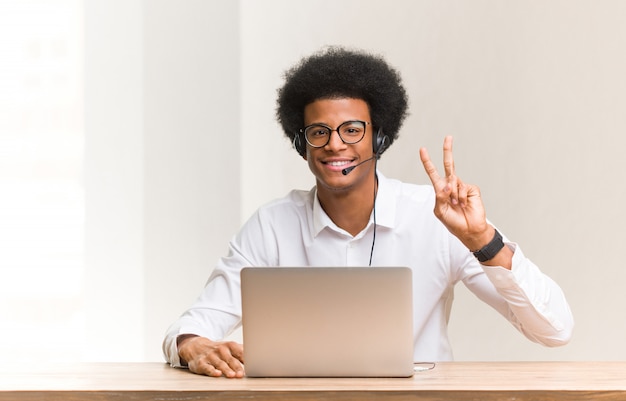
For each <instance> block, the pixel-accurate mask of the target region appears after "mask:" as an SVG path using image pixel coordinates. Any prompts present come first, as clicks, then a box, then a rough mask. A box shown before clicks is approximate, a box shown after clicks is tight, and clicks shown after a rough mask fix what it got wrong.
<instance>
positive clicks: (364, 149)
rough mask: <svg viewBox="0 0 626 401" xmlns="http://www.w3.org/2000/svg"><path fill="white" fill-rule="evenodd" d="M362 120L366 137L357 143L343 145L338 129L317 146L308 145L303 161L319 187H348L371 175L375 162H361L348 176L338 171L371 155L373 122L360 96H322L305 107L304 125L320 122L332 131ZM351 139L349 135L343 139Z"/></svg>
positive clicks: (361, 181) (344, 188)
mask: <svg viewBox="0 0 626 401" xmlns="http://www.w3.org/2000/svg"><path fill="white" fill-rule="evenodd" d="M352 120H359V121H364V122H366V123H367V124H366V125H365V136H364V137H363V139H362V140H361V141H359V142H357V143H353V144H346V143H344V142H343V141H342V139H341V138H340V137H339V135H338V133H337V131H332V132H331V133H330V140H329V142H328V143H327V144H326V145H325V146H323V147H320V148H314V147H312V146H310V145H308V144H307V146H306V148H307V151H306V160H307V161H308V163H309V169H310V170H311V172H312V173H313V175H315V178H316V179H317V184H318V190H320V189H322V188H320V186H321V187H323V188H327V189H331V190H347V189H349V188H352V187H354V186H355V185H358V184H359V183H363V182H365V180H366V179H367V177H369V176H372V177H373V175H374V166H375V163H374V161H372V162H371V163H369V162H368V163H364V164H362V165H361V166H359V167H357V168H355V169H354V170H353V171H352V172H350V173H349V174H348V175H344V174H343V173H342V172H341V171H342V170H343V169H345V168H346V167H348V166H353V165H356V164H358V163H360V162H362V161H364V160H367V159H369V158H371V157H372V156H373V151H372V132H373V131H372V125H371V121H370V112H369V107H368V105H367V103H366V102H365V101H363V100H361V99H347V98H342V99H321V100H316V101H314V102H313V103H310V104H309V105H307V106H306V107H305V108H304V125H305V126H309V125H311V124H323V125H326V126H328V127H331V129H333V130H335V129H336V128H337V127H339V126H340V125H341V124H343V123H344V122H346V121H352ZM344 139H346V140H348V141H350V139H349V138H344Z"/></svg>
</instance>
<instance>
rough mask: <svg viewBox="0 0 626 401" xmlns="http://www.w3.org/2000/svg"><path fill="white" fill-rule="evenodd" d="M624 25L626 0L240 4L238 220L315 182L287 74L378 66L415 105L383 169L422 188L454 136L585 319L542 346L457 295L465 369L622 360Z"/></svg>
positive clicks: (529, 249) (503, 222) (507, 219)
mask: <svg viewBox="0 0 626 401" xmlns="http://www.w3.org/2000/svg"><path fill="white" fill-rule="evenodd" d="M623 21H626V3H624V2H620V1H554V0H549V1H530V2H528V1H501V0H483V1H435V0H433V1H409V0H407V1H390V2H381V1H356V0H355V1H350V0H340V1H331V0H328V1H322V0H319V1H314V2H294V1H289V0H272V1H260V2H259V1H254V0H243V1H242V2H241V30H242V59H241V60H242V64H241V68H242V90H243V96H242V102H243V103H242V119H243V125H242V128H243V130H242V143H243V144H244V146H243V147H242V152H243V153H242V155H243V157H242V177H241V179H242V184H243V185H242V215H243V216H247V215H249V214H250V213H252V212H253V211H254V209H256V207H258V205H259V204H261V203H263V202H265V201H267V200H269V199H271V198H274V197H277V196H281V195H283V194H284V193H286V192H287V191H288V190H289V189H290V188H292V187H299V188H308V187H310V186H311V185H313V179H312V177H311V175H310V173H309V172H308V170H307V167H306V163H304V162H303V161H302V160H301V159H300V158H299V157H298V156H297V154H296V153H295V152H294V151H293V150H292V149H290V147H289V143H288V142H287V141H286V140H285V139H283V138H282V137H281V135H282V134H281V133H280V130H279V128H278V125H277V124H276V123H275V122H274V120H273V116H274V105H275V91H276V88H277V87H279V86H280V84H281V80H280V77H281V74H282V72H283V71H284V70H285V69H286V68H287V67H289V66H291V65H292V64H293V62H295V61H296V60H297V59H298V58H300V57H301V56H302V55H305V54H308V53H309V52H311V51H313V50H317V49H318V48H319V47H320V46H323V45H327V44H343V45H349V46H357V47H362V48H366V49H369V50H372V51H375V52H377V53H381V54H383V55H385V56H386V57H387V59H388V61H389V62H390V63H392V64H393V65H395V66H396V67H397V68H399V70H400V71H401V73H402V75H403V77H404V80H405V83H406V85H407V88H408V92H409V96H410V107H411V116H410V118H409V119H408V120H407V122H406V124H405V126H404V128H403V130H402V131H401V136H400V138H399V140H398V141H397V142H396V143H395V144H394V146H392V148H390V150H389V151H388V152H386V153H385V155H384V156H383V158H382V159H381V163H380V167H381V169H382V170H383V172H384V173H385V174H386V175H387V176H393V177H398V178H401V179H403V180H406V181H410V182H416V183H428V179H427V178H426V176H425V174H424V173H423V172H422V167H421V165H420V162H419V157H418V155H417V153H418V149H419V147H420V146H427V147H428V148H429V149H430V150H431V154H435V155H436V156H439V154H440V149H441V144H442V141H443V137H444V135H446V134H452V135H454V136H455V150H456V152H455V156H456V165H457V172H458V174H459V175H460V176H461V178H463V179H465V180H466V181H468V182H472V183H476V184H478V185H479V186H480V187H481V189H482V192H483V196H484V199H485V202H486V206H487V212H488V216H489V218H490V219H491V220H493V221H494V222H495V223H496V224H497V225H498V226H499V227H500V228H501V229H502V231H504V232H505V233H506V234H507V235H508V236H509V237H511V238H512V239H513V240H515V241H517V242H519V243H520V244H521V246H522V248H523V249H524V251H525V252H526V254H527V255H528V256H530V257H531V258H532V259H533V260H534V261H535V262H536V263H538V264H539V265H540V266H541V267H542V268H543V270H544V271H545V272H546V273H547V274H548V275H550V276H551V277H553V278H554V279H556V280H557V281H558V282H559V283H560V284H561V285H562V287H563V288H564V290H565V292H566V295H567V296H568V298H569V300H570V303H571V307H572V309H573V312H574V315H575V318H576V321H577V326H576V330H575V334H574V339H573V341H572V342H571V344H570V345H568V346H567V347H563V348H559V349H546V348H543V347H540V346H537V345H534V344H532V343H529V342H528V341H527V340H526V339H525V338H523V337H522V336H521V335H519V334H518V333H517V332H516V331H515V330H513V329H512V328H511V327H510V325H509V324H508V323H507V322H506V321H504V319H502V318H501V317H500V316H498V315H496V314H495V313H494V312H493V311H492V310H490V309H489V308H488V307H486V306H484V305H483V304H481V303H480V302H478V301H477V300H475V298H474V297H473V296H472V295H470V294H468V293H467V291H466V290H465V289H464V288H463V287H462V286H460V287H459V289H458V290H457V300H456V302H455V306H454V308H453V312H452V320H451V337H452V341H453V346H454V348H455V355H456V358H457V359H462V360H463V359H464V360H483V359H494V360H498V359H505V360H506V359H520V360H523V359H539V360H544V359H592V360H593V359H596V360H602V359H624V358H626V347H625V346H624V345H623V341H622V339H623V338H626V323H624V321H623V319H621V318H619V317H618V318H616V317H617V316H621V315H622V312H621V309H622V308H621V307H622V306H623V305H624V304H626V295H625V293H624V292H623V291H622V283H623V281H624V279H626V264H625V263H624V261H623V258H622V257H621V255H620V252H619V249H621V247H622V246H623V244H624V243H625V242H626V241H625V240H626V235H625V234H624V230H623V227H624V226H625V224H626V213H625V212H624V210H623V207H622V205H623V204H626V199H625V198H626V189H625V188H624V185H623V183H624V171H626V168H625V167H626V159H625V158H624V157H623V149H624V148H625V146H626V138H625V135H624V133H625V132H626V74H624V71H626V52H624V49H626V25H625V24H624V23H623ZM259 125H262V126H266V127H267V129H266V130H265V131H264V130H262V129H258V128H256V129H254V130H253V129H252V127H253V126H254V127H259ZM270 155H271V157H268V156H270ZM270 177H271V179H268V178H270Z"/></svg>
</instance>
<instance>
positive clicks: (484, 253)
mask: <svg viewBox="0 0 626 401" xmlns="http://www.w3.org/2000/svg"><path fill="white" fill-rule="evenodd" d="M495 231H496V233H495V234H494V236H493V239H492V240H491V241H490V242H489V243H488V244H487V245H485V246H483V247H482V248H480V249H479V250H477V251H473V252H472V253H473V254H474V256H475V257H476V259H478V261H479V262H480V263H483V262H486V261H488V260H491V259H493V258H494V257H495V256H496V255H497V254H498V252H500V249H502V248H503V247H504V242H502V235H501V234H500V233H499V232H498V230H495Z"/></svg>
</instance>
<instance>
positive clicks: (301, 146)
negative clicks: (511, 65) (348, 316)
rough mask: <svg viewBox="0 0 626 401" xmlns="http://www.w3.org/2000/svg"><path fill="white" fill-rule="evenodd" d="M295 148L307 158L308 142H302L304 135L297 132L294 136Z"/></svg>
mask: <svg viewBox="0 0 626 401" xmlns="http://www.w3.org/2000/svg"><path fill="white" fill-rule="evenodd" d="M293 147H294V149H296V151H297V152H298V154H299V155H300V156H302V157H305V156H306V142H305V141H303V140H302V133H301V132H296V134H295V135H294V136H293Z"/></svg>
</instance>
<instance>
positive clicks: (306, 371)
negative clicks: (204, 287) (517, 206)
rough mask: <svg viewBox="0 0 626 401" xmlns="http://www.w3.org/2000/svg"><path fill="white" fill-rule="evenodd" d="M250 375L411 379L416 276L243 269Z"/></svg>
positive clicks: (383, 270)
mask: <svg viewBox="0 0 626 401" xmlns="http://www.w3.org/2000/svg"><path fill="white" fill-rule="evenodd" d="M241 297H242V323H243V346H244V365H245V370H246V376H248V377H409V376H412V375H413V313H412V305H413V302H412V297H413V293H412V276H411V270H410V269H409V268H406V267H246V268H244V269H242V271H241Z"/></svg>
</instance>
